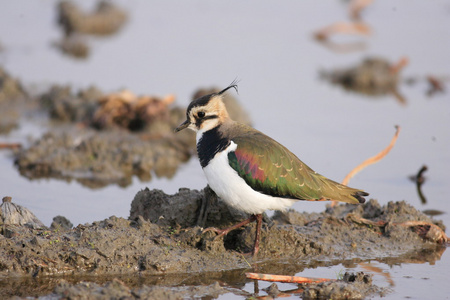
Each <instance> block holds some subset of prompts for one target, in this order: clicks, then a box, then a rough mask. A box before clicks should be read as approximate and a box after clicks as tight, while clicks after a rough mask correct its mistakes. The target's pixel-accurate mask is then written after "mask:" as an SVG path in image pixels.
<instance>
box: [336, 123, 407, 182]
mask: <svg viewBox="0 0 450 300" xmlns="http://www.w3.org/2000/svg"><path fill="white" fill-rule="evenodd" d="M395 128H396V129H397V131H396V132H395V135H394V137H393V138H392V139H391V142H390V143H389V145H388V146H387V147H386V148H385V149H384V150H382V151H381V152H380V153H378V154H377V155H375V156H372V157H370V158H368V159H366V160H365V161H363V162H362V163H361V164H360V165H358V166H357V167H356V168H354V169H353V170H352V171H351V172H350V173H348V174H347V176H345V178H344V180H343V181H342V184H343V185H348V182H349V181H350V179H351V178H352V177H353V176H355V175H356V174H357V173H359V172H360V171H361V170H362V169H364V168H365V167H367V166H369V165H371V164H374V163H376V162H378V161H380V160H381V159H383V158H384V157H385V156H386V155H387V154H388V153H389V151H391V149H392V147H394V145H395V142H396V141H397V138H398V135H399V133H400V126H395Z"/></svg>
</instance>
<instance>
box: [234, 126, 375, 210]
mask: <svg viewBox="0 0 450 300" xmlns="http://www.w3.org/2000/svg"><path fill="white" fill-rule="evenodd" d="M232 140H233V142H234V143H236V144H237V148H236V150H235V151H234V152H230V153H229V154H228V161H229V163H230V166H231V167H232V168H233V169H234V170H236V172H237V173H238V174H239V176H241V177H242V178H243V179H244V180H245V181H246V183H247V184H248V185H250V186H251V187H252V188H253V189H254V190H256V191H259V192H262V193H264V194H267V195H271V196H276V197H286V198H294V199H299V200H309V201H319V200H337V201H343V202H348V203H360V202H361V201H362V202H363V200H364V198H362V197H361V196H364V195H365V194H367V193H364V192H362V191H360V190H356V189H352V188H349V187H347V186H344V185H341V184H339V183H337V182H334V181H332V180H329V179H327V178H326V177H324V176H322V175H320V174H318V173H316V172H314V171H313V170H312V169H311V168H309V167H308V166H307V165H305V164H304V163H303V162H302V161H301V160H300V159H298V158H297V157H296V156H295V155H294V154H293V153H292V152H290V151H289V150H288V149H287V148H285V147H284V146H283V145H281V144H279V143H278V142H276V141H275V140H273V139H271V138H270V137H268V136H266V135H264V134H262V133H260V132H258V131H254V132H250V133H248V132H247V133H246V134H245V137H243V136H238V137H235V138H233V139H232Z"/></svg>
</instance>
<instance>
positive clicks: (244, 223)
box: [203, 215, 261, 236]
mask: <svg viewBox="0 0 450 300" xmlns="http://www.w3.org/2000/svg"><path fill="white" fill-rule="evenodd" d="M259 216H261V215H259ZM255 220H257V215H252V216H250V218H248V219H246V220H244V221H242V222H240V223H238V224H236V225H233V226H231V227H228V228H225V229H218V228H215V227H209V228H206V229H204V230H203V233H205V232H208V231H214V232H215V233H218V234H219V235H218V236H224V235H227V234H228V233H229V232H230V231H233V230H235V229H238V228H239V227H242V226H244V225H247V224H248V223H251V222H253V221H255Z"/></svg>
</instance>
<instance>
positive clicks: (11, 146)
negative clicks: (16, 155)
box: [0, 143, 22, 149]
mask: <svg viewBox="0 0 450 300" xmlns="http://www.w3.org/2000/svg"><path fill="white" fill-rule="evenodd" d="M20 148H22V144H19V143H11V144H8V143H0V149H20Z"/></svg>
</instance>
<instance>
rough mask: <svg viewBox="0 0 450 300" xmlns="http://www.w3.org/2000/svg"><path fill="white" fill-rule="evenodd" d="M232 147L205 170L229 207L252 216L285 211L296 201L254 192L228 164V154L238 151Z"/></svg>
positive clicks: (209, 179)
mask: <svg viewBox="0 0 450 300" xmlns="http://www.w3.org/2000/svg"><path fill="white" fill-rule="evenodd" d="M236 148H237V145H236V144H235V143H233V142H231V145H230V146H228V148H226V149H225V151H222V152H220V153H217V154H216V156H215V157H214V158H213V159H212V160H211V161H210V162H209V164H208V165H207V166H206V167H205V168H203V171H204V172H205V176H206V179H207V180H208V183H209V186H210V187H211V189H213V191H214V192H216V194H217V195H218V196H219V197H220V198H222V200H224V201H225V202H226V203H227V204H228V205H230V206H232V207H234V208H236V209H238V210H241V211H243V212H246V213H250V214H261V213H263V212H264V211H265V210H267V209H272V210H284V209H286V208H287V207H289V206H291V205H292V204H293V203H294V202H295V200H293V199H286V198H278V197H272V196H268V195H265V194H262V193H260V192H257V191H255V190H253V189H252V188H251V187H250V186H248V185H247V183H246V182H245V180H244V179H242V178H241V177H240V176H239V175H238V173H237V172H236V171H235V170H234V169H233V168H231V167H230V165H229V164H228V153H229V152H230V151H234V150H236Z"/></svg>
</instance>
